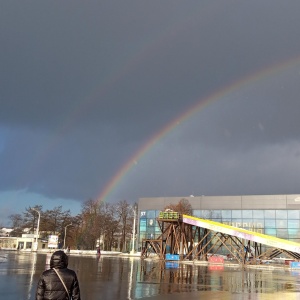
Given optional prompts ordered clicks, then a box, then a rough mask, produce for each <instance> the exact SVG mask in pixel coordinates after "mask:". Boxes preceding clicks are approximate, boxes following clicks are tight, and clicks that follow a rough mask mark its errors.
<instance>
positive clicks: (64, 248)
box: [64, 223, 72, 249]
mask: <svg viewBox="0 0 300 300" xmlns="http://www.w3.org/2000/svg"><path fill="white" fill-rule="evenodd" d="M71 225H72V223H70V224H68V225H67V226H65V237H64V249H66V236H67V227H68V226H71Z"/></svg>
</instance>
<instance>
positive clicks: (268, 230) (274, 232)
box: [265, 228, 276, 236]
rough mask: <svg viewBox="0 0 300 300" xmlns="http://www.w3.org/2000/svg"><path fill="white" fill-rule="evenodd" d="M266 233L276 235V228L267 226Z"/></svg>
mask: <svg viewBox="0 0 300 300" xmlns="http://www.w3.org/2000/svg"><path fill="white" fill-rule="evenodd" d="M265 234H267V235H272V236H276V229H275V228H266V229H265Z"/></svg>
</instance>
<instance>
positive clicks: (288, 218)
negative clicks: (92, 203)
mask: <svg viewBox="0 0 300 300" xmlns="http://www.w3.org/2000/svg"><path fill="white" fill-rule="evenodd" d="M181 199H186V200H188V201H189V203H190V204H191V206H192V209H193V216H195V217H199V218H203V219H209V220H212V221H216V222H220V223H223V224H228V225H232V226H235V227H240V228H244V229H247V230H251V231H256V232H260V233H263V234H267V235H271V236H275V237H278V238H283V239H287V240H291V241H294V242H299V243H300V194H293V195H243V196H189V197H158V198H140V199H139V204H138V226H137V228H138V232H137V250H139V249H140V248H141V243H142V239H155V238H158V237H159V235H160V234H161V231H160V228H159V226H158V223H157V221H156V218H157V217H158V215H159V212H160V211H163V210H164V208H165V207H166V206H168V205H169V204H177V203H178V202H179V201H180V200H181Z"/></svg>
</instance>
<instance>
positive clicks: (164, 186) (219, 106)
mask: <svg viewBox="0 0 300 300" xmlns="http://www.w3.org/2000/svg"><path fill="white" fill-rule="evenodd" d="M299 8H300V4H299V3H297V2H293V3H292V2H289V3H288V4H287V3H282V2H281V1H264V2H262V1H251V2H250V1H247V2H236V1H226V2H224V3H223V2H219V1H209V2H207V3H202V2H198V1H189V2H182V1H147V2H144V1H134V2H131V3H128V2H126V3H125V2H120V3H114V2H112V1H90V2H84V3H83V2H81V1H63V2H54V1H43V2H38V1H32V2H30V3H28V2H27V3H25V2H23V1H14V2H12V1H7V2H2V3H1V4H0V28H1V29H0V43H1V56H0V65H1V69H0V101H1V109H0V126H1V132H2V133H3V134H2V136H1V138H0V165H1V168H2V170H6V171H5V172H4V173H2V174H1V178H0V179H1V180H0V188H1V190H14V189H23V188H26V189H27V190H28V191H30V192H36V193H40V194H44V195H47V196H49V197H65V198H74V199H80V200H82V199H86V198H88V197H95V196H96V195H98V194H99V193H100V191H101V189H103V187H104V186H105V184H106V183H107V182H108V181H109V180H110V178H111V177H113V176H114V174H115V173H116V172H117V171H118V170H119V169H120V168H121V166H122V165H123V164H124V163H125V162H126V161H127V160H128V159H129V158H130V157H132V155H133V153H136V152H137V151H138V149H139V148H140V147H141V146H142V145H143V144H144V143H145V142H146V141H147V140H149V138H150V137H151V136H153V135H155V133H157V132H159V131H160V130H161V129H162V128H163V127H164V126H166V125H167V124H169V123H170V122H171V121H172V120H173V119H175V118H177V117H178V116H180V115H181V114H182V113H184V112H185V111H186V110H187V109H188V108H189V107H191V106H192V105H195V104H196V103H197V102H199V103H200V101H201V100H202V99H206V98H207V97H209V95H212V94H213V93H215V92H216V91H218V90H221V89H223V88H224V87H226V86H229V85H230V84H232V83H234V82H237V81H239V80H240V79H241V78H244V77H245V76H249V74H253V73H256V72H258V70H263V69H265V68H267V67H269V66H272V65H276V64H278V63H279V62H281V61H285V60H287V59H289V58H291V57H297V56H298V55H299V53H300V40H299V38H298V28H299V26H300V19H299V17H298V11H299ZM274 76H275V74H274ZM298 82H299V72H297V70H296V69H295V70H293V72H292V71H290V72H287V74H286V76H284V74H283V75H282V76H278V77H276V78H275V77H274V78H273V79H272V80H270V81H264V82H263V83H261V82H252V84H253V86H252V87H248V86H244V87H243V88H244V90H237V91H236V93H232V94H230V95H225V96H224V99H222V101H217V102H216V103H215V104H214V105H210V106H209V107H208V108H207V109H205V110H203V112H200V113H199V115H196V116H195V119H191V120H190V121H189V122H190V123H188V124H190V125H188V124H187V125H183V126H182V127H181V126H178V128H177V129H176V135H175V136H176V138H174V139H172V138H169V139H168V138H166V141H165V142H164V141H161V143H162V145H163V146H162V147H163V148H162V150H161V152H160V154H157V155H156V156H155V153H156V152H155V150H153V155H152V156H151V155H150V157H151V161H149V162H148V161H147V160H145V161H141V162H139V163H138V164H137V167H136V169H135V170H134V171H133V173H132V175H131V176H133V177H131V178H132V181H133V182H135V184H134V188H131V185H130V184H129V186H128V187H126V188H125V189H124V190H123V192H124V197H127V196H128V197H131V198H133V197H139V196H145V195H146V196H147V194H151V195H158V196H159V195H171V194H173V195H175V194H177V195H178V194H181V191H182V193H188V192H189V191H190V190H193V191H191V192H189V193H192V192H193V193H197V192H198V193H201V191H202V190H203V186H207V187H209V188H207V189H206V190H205V189H204V190H205V192H208V193H211V194H214V193H218V194H222V193H224V194H226V193H229V194H230V193H234V194H236V193H239V192H242V191H247V192H251V193H255V188H254V186H255V185H251V188H249V187H247V184H246V183H244V184H242V183H243V180H244V181H245V177H243V176H241V174H242V173H244V172H243V171H244V169H245V168H247V169H248V170H249V171H248V172H247V178H248V179H249V178H253V181H255V176H254V175H253V174H254V173H255V171H256V167H255V166H257V164H259V163H261V162H260V159H261V161H263V157H265V155H264V153H265V152H264V151H265V149H266V148H267V147H268V146H270V145H272V146H274V145H276V144H283V146H282V147H283V148H284V146H285V145H286V144H285V143H288V144H289V143H291V142H295V141H298V139H299V137H298V128H299V121H298V120H299V118H298V116H297V114H298V112H299V108H300V107H299V101H298V95H299V88H298V86H299V85H298ZM226 97H228V98H226ZM167 143H169V144H168V145H167ZM289 145H290V144H289ZM283 148H280V149H283ZM245 149H247V150H248V151H249V153H248V152H243V151H244V150H245ZM256 149H260V150H261V151H260V152H259V153H260V155H258V157H259V159H258V160H257V161H256V160H255V155H254V153H255V151H257V150H256ZM243 153H245V154H243ZM247 153H248V154H247ZM270 153H272V155H274V158H275V157H276V155H278V153H280V151H279V150H278V151H277V150H274V148H272V151H270ZM247 155H248V156H247ZM295 159H296V158H295ZM248 161H249V166H248V165H247V164H248ZM271 161H272V160H271V159H270V160H268V163H270V162H271ZM226 162H232V163H233V165H230V164H229V163H228V164H227V163H226ZM287 165H288V166H289V167H290V166H291V165H292V163H290V162H287ZM155 166H156V168H155ZM280 168H282V166H277V169H276V168H275V169H276V170H279V169H280ZM178 169H180V170H182V171H181V172H176V170H178ZM199 169H202V170H204V171H203V172H202V174H205V177H204V178H202V176H204V175H201V176H200V175H199V173H198V170H199ZM232 169H234V172H231V173H230V174H231V175H230V176H228V174H227V176H226V171H228V170H232ZM158 170H159V171H158ZM216 170H217V171H216ZM272 172H274V170H272ZM186 173H189V174H190V175H191V176H189V177H186V176H184V174H186ZM216 173H217V175H214V174H216ZM292 173H293V174H294V171H293V172H292ZM171 174H172V176H171ZM179 174H180V175H179ZM265 174H267V171H264V172H263V175H262V176H265ZM134 175H135V176H136V177H134ZM225 177H226V178H225ZM162 178H163V180H162ZM165 178H168V179H165ZM213 178H218V179H219V180H218V185H217V187H216V185H215V186H214V185H213V184H212V183H211V180H212V179H213ZM236 178H238V180H236ZM142 179H143V180H142ZM209 179H210V180H209ZM201 180H202V182H203V184H202V185H201V184H200V185H199V182H201ZM239 181H240V182H239ZM237 182H238V185H237V184H235V183H237ZM174 183H175V184H174ZM197 183H198V185H199V186H198V187H197ZM137 186H138V188H137ZM266 186H267V188H266V192H267V193H272V188H271V186H272V184H271V180H270V183H268V184H266ZM274 186H275V187H276V188H274V189H273V191H276V192H277V191H280V188H279V187H278V185H277V182H276V184H274ZM191 187H193V188H191ZM291 189H292V186H291ZM287 190H288V189H287ZM260 191H263V186H262V187H261V188H260ZM118 196H120V195H118ZM120 197H122V196H120Z"/></svg>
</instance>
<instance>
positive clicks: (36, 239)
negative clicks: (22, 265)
mask: <svg viewBox="0 0 300 300" xmlns="http://www.w3.org/2000/svg"><path fill="white" fill-rule="evenodd" d="M32 210H34V211H36V212H37V213H38V215H39V218H38V223H37V228H36V236H35V242H34V245H33V251H37V250H38V243H39V232H40V219H41V213H40V211H38V210H37V209H35V208H32Z"/></svg>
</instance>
